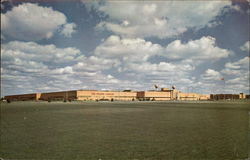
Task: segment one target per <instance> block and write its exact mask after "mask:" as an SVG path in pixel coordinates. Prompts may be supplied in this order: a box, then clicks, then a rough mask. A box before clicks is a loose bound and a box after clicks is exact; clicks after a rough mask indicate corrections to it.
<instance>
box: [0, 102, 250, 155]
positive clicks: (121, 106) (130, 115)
mask: <svg viewBox="0 0 250 160" xmlns="http://www.w3.org/2000/svg"><path fill="white" fill-rule="evenodd" d="M249 117H250V114H249V103H247V102H244V103H221V102H218V103H174V102H77V103H76V102H71V103H63V102H52V103H48V102H13V103H10V104H7V103H1V152H0V157H2V158H4V159H34V160H36V159H37V160H40V159H43V160H44V159H69V160H71V159H87V160H89V159H96V160H98V159H102V160H104V159H119V160H120V159H153V160H155V159H164V160H165V159H181V160H193V159H194V160H196V159H197V160H200V159H211V160H213V159H218V160H230V159H246V158H247V157H248V150H249V137H248V135H249Z"/></svg>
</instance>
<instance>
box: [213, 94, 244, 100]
mask: <svg viewBox="0 0 250 160" xmlns="http://www.w3.org/2000/svg"><path fill="white" fill-rule="evenodd" d="M246 98H247V96H246V95H245V94H244V93H240V94H211V95H210V99H211V100H237V99H246Z"/></svg>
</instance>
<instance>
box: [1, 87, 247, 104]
mask: <svg viewBox="0 0 250 160" xmlns="http://www.w3.org/2000/svg"><path fill="white" fill-rule="evenodd" d="M246 98H249V96H246V95H245V94H243V93H240V94H211V95H205V94H197V93H183V92H181V91H178V90H176V89H168V88H161V90H151V91H131V90H124V91H98V90H72V91H61V92H48V93H32V94H20V95H10V96H5V97H4V99H6V100H8V101H30V100H33V101H38V100H43V101H74V100H79V101H136V100H137V101H169V100H179V101H190V100H191V101H197V100H228V99H230V100H236V99H246Z"/></svg>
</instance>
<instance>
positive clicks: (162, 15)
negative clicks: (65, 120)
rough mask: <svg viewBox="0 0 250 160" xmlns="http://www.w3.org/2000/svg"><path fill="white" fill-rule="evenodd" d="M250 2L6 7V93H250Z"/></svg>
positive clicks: (46, 3)
mask: <svg viewBox="0 0 250 160" xmlns="http://www.w3.org/2000/svg"><path fill="white" fill-rule="evenodd" d="M249 3H250V2H249V1H241V2H232V1H205V2H201V1H200V2H199V1H185V2H184V1H131V0H129V1H80V0H79V1H71V2H69V1H66V0H65V1H60V2H59V1H36V2H35V3H34V1H25V2H20V1H10V0H9V1H7V0H4V1H1V43H2V46H1V95H9V94H18V93H31V92H49V91H60V90H72V89H100V90H123V89H133V90H150V89H154V88H153V86H154V84H157V85H159V86H160V87H171V86H172V85H175V86H176V88H177V89H179V90H181V91H183V92H198V93H222V92H225V93H239V92H244V93H249V14H250V6H249ZM222 79H224V80H222Z"/></svg>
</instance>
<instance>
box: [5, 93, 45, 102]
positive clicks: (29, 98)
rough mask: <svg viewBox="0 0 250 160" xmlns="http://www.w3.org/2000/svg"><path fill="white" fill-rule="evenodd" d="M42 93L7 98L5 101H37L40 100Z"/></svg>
mask: <svg viewBox="0 0 250 160" xmlns="http://www.w3.org/2000/svg"><path fill="white" fill-rule="evenodd" d="M40 96H41V93H30V94H19V95H10V96H5V97H4V99H6V100H10V101H37V100H39V99H40Z"/></svg>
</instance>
